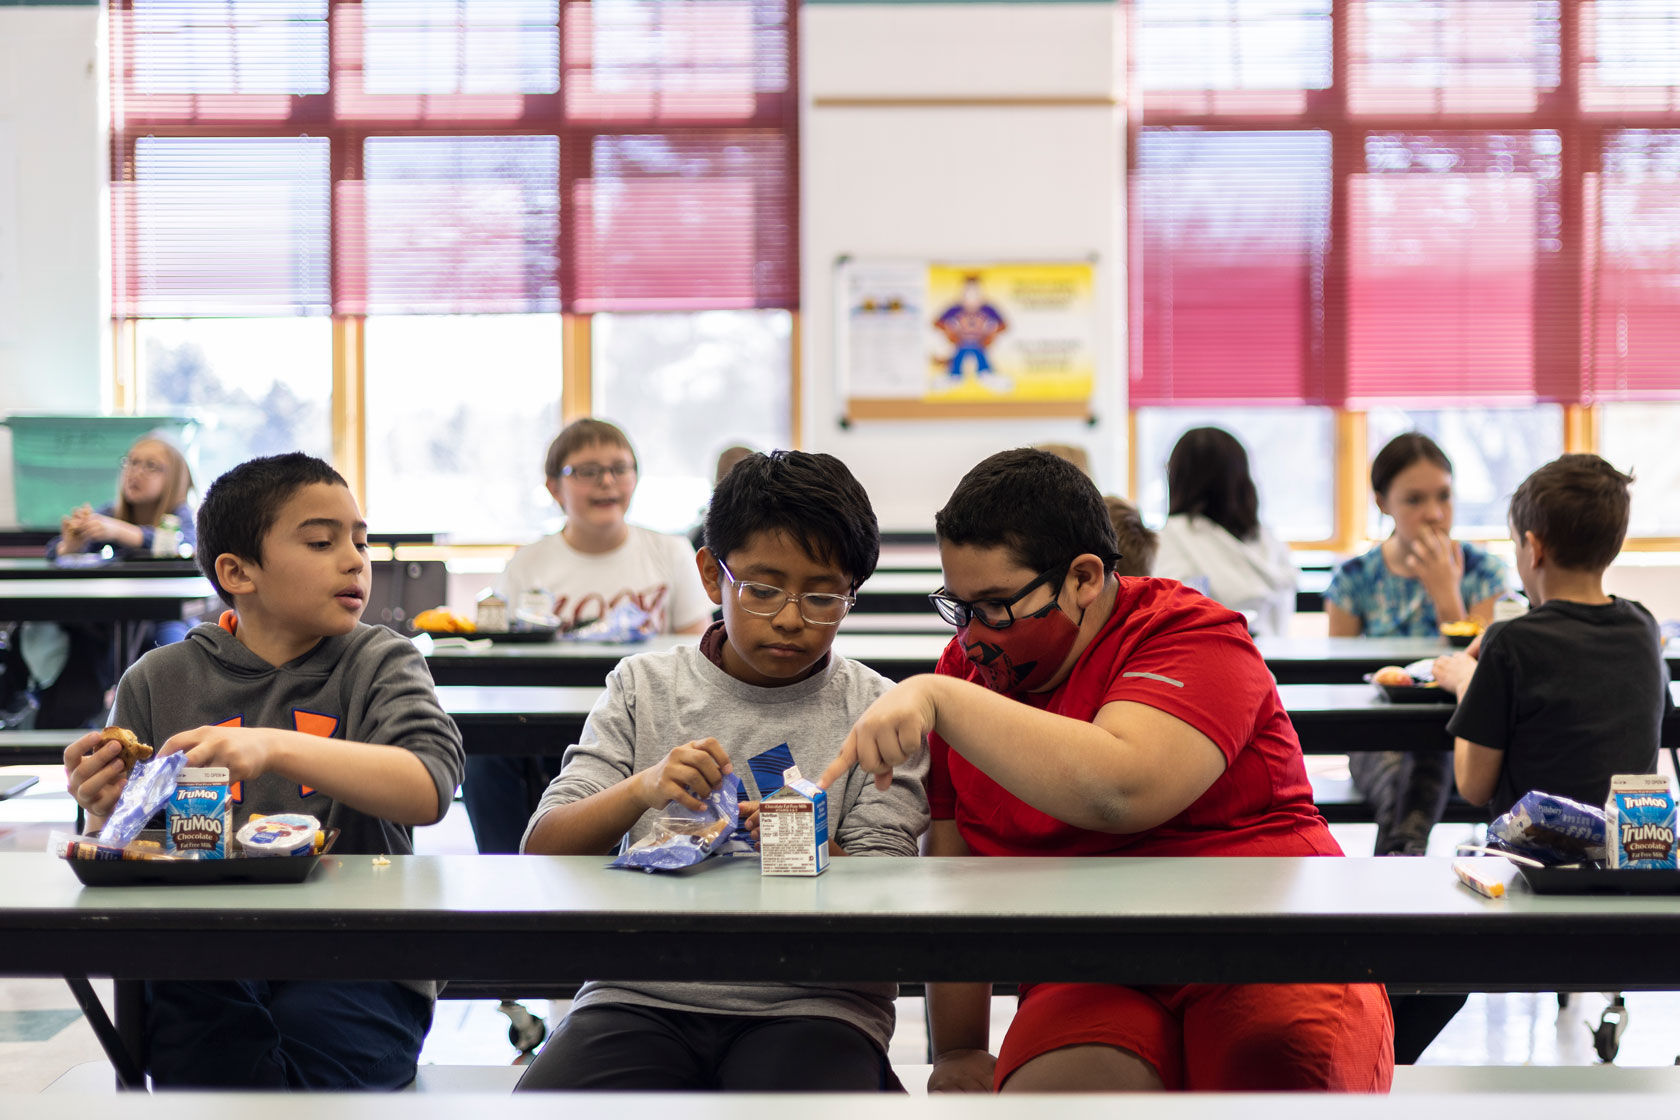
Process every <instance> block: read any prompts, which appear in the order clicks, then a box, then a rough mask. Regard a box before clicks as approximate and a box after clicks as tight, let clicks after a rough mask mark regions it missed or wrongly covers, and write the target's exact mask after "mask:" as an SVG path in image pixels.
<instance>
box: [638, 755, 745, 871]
mask: <svg viewBox="0 0 1680 1120" xmlns="http://www.w3.org/2000/svg"><path fill="white" fill-rule="evenodd" d="M751 850H752V839H751V837H749V836H748V835H747V834H746V832H745V831H744V830H743V829H742V828H741V779H740V778H739V777H737V776H736V775H734V774H725V775H724V776H723V784H722V785H721V786H719V787H718V788H717V789H716V790H715V791H713V792H712V793H711V794H709V795H707V797H706V798H705V808H704V809H701V810H700V811H699V812H696V811H695V810H693V809H690V808H687V807H686V806H684V805H681V804H678V803H677V802H675V801H668V802H666V803H665V808H663V809H661V810H660V812H659V816H658V817H657V818H655V820H654V822H653V828H652V829H650V830H649V831H648V834H647V835H646V836H644V837H642V838H641V839H640V840H638V841H636V842H635V843H634V844H632V845H630V847H629V848H627V849H626V850H625V851H624V853H623V854H622V855H620V856H619V857H618V858H617V859H615V860H613V861H612V863H611V864H609V866H611V867H629V868H635V869H638V870H641V871H681V870H683V869H684V868H688V867H693V866H694V865H695V864H697V863H700V862H702V861H704V860H708V859H711V858H713V857H714V856H731V855H741V854H745V853H746V852H750V851H751Z"/></svg>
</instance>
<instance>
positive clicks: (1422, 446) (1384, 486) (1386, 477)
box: [1371, 432, 1453, 497]
mask: <svg viewBox="0 0 1680 1120" xmlns="http://www.w3.org/2000/svg"><path fill="white" fill-rule="evenodd" d="M1421 459H1427V460H1429V462H1431V463H1434V464H1435V465H1436V466H1437V467H1440V468H1441V469H1442V470H1444V471H1446V472H1447V473H1448V474H1452V473H1453V469H1452V460H1451V459H1449V458H1447V453H1446V452H1445V451H1442V450H1441V448H1440V445H1439V444H1437V443H1436V442H1435V441H1434V440H1432V439H1430V438H1429V437H1428V436H1426V435H1424V434H1423V433H1422V432H1402V433H1400V434H1399V435H1397V436H1395V437H1394V438H1393V439H1391V440H1389V441H1388V442H1387V443H1385V444H1383V449H1382V450H1381V451H1379V452H1377V457H1376V458H1375V459H1373V460H1371V493H1373V494H1381V495H1384V496H1385V497H1386V496H1387V494H1388V488H1389V487H1390V486H1392V485H1394V478H1395V476H1396V475H1398V474H1399V473H1400V472H1401V471H1403V470H1405V469H1406V468H1407V467H1409V466H1411V465H1412V464H1413V463H1416V462H1418V461H1419V460H1421Z"/></svg>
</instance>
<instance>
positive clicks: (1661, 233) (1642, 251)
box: [1585, 129, 1680, 401]
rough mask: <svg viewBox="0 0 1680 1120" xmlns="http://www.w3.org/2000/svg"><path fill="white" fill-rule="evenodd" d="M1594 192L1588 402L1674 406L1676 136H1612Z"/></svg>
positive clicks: (1678, 361)
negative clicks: (1648, 402) (1657, 402)
mask: <svg viewBox="0 0 1680 1120" xmlns="http://www.w3.org/2000/svg"><path fill="white" fill-rule="evenodd" d="M1598 187H1599V192H1598V212H1599V223H1598V229H1599V232H1598V246H1597V249H1598V253H1597V257H1598V268H1597V271H1596V272H1595V274H1594V276H1593V279H1592V292H1591V304H1590V308H1589V311H1590V320H1589V327H1588V335H1589V337H1588V345H1589V350H1588V353H1589V356H1590V358H1591V363H1590V365H1589V367H1588V371H1587V374H1588V376H1587V384H1586V393H1585V396H1586V398H1587V399H1588V400H1590V401H1612V400H1651V399H1659V398H1661V399H1669V400H1675V399H1680V129H1663V130H1656V129H1629V130H1626V131H1622V132H1616V133H1613V134H1612V135H1610V136H1609V137H1608V138H1607V139H1606V142H1605V149H1604V157H1603V169H1602V171H1601V172H1600V175H1599V179H1598Z"/></svg>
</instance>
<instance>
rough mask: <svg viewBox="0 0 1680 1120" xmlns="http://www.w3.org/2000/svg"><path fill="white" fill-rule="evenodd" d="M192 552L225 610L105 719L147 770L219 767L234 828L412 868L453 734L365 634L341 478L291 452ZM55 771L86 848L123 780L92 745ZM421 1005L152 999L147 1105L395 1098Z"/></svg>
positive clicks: (95, 737)
mask: <svg viewBox="0 0 1680 1120" xmlns="http://www.w3.org/2000/svg"><path fill="white" fill-rule="evenodd" d="M198 542H199V544H198V547H199V553H198V555H199V566H200V567H202V568H203V569H204V574H205V575H206V576H208V577H209V578H210V580H211V582H212V583H213V584H214V585H215V587H216V591H217V594H219V595H220V596H221V597H222V599H223V601H224V602H226V603H227V604H228V605H229V606H231V607H232V608H233V609H232V610H230V611H227V612H226V613H225V614H224V615H223V616H222V620H221V621H220V622H219V623H217V624H214V625H209V624H207V625H203V626H199V627H197V628H196V629H194V630H193V631H192V632H191V633H190V634H188V635H187V638H186V640H185V641H182V642H179V643H176V644H175V645H171V646H166V647H163V648H161V649H156V650H153V651H152V652H150V653H148V654H147V655H146V656H145V657H143V658H141V659H140V661H139V662H138V663H137V664H136V665H135V666H134V667H133V668H132V669H130V670H129V671H128V672H127V673H126V674H124V676H123V679H122V683H121V684H120V685H118V687H117V703H116V708H115V711H114V713H113V717H114V719H115V721H116V722H117V723H118V724H120V725H122V726H125V727H127V728H128V729H129V730H131V731H133V732H134V733H135V734H136V735H138V736H139V737H140V738H141V739H142V740H143V741H146V742H150V743H152V744H155V745H156V747H157V748H158V750H159V752H160V753H161V754H165V755H167V754H172V753H175V752H177V751H184V752H186V756H187V764H188V765H189V766H223V767H226V768H227V770H228V777H229V778H230V780H231V781H232V783H233V786H232V789H231V790H230V796H231V800H232V802H233V806H234V816H235V820H234V825H235V827H237V826H239V825H243V824H244V823H245V822H246V821H247V820H249V819H250V817H251V815H252V814H253V813H258V812H260V813H282V812H301V813H308V814H311V815H313V816H315V817H316V818H318V819H319V820H320V821H321V822H322V823H323V825H325V826H326V827H327V828H336V829H339V830H340V832H339V836H338V839H337V841H336V843H335V845H334V851H335V852H339V853H346V854H348V853H359V854H367V853H373V854H384V853H391V852H401V853H407V852H409V851H411V850H412V840H411V831H410V830H411V828H412V826H413V825H416V824H430V823H432V822H434V821H437V820H440V819H442V817H443V815H444V813H445V812H446V811H447V810H448V808H449V804H450V801H451V799H452V798H453V796H454V793H455V786H456V785H457V784H458V783H459V782H460V780H461V757H462V756H461V736H460V732H459V731H457V730H456V727H455V723H454V721H453V720H451V719H450V718H449V716H448V715H447V714H446V713H445V712H444V711H443V709H442V708H441V707H440V706H439V704H438V700H437V694H436V693H435V692H434V691H433V689H432V681H431V674H430V673H428V672H427V670H426V666H425V663H424V662H423V661H422V660H421V658H420V655H419V653H418V652H417V651H416V650H415V648H414V646H413V644H412V643H410V642H407V641H404V640H403V639H402V638H401V637H400V636H398V635H396V634H393V633H392V632H391V631H389V630H386V629H383V628H381V627H377V626H366V625H363V624H362V623H361V622H360V621H359V619H360V617H361V613H362V608H363V607H364V606H365V605H366V603H367V593H368V586H369V578H370V574H369V569H368V560H367V526H366V524H364V523H363V521H362V516H361V512H360V510H359V509H358V508H357V505H356V499H355V498H354V497H353V496H352V495H351V493H350V490H349V488H348V487H347V486H346V485H345V482H344V479H343V478H342V477H340V476H339V474H338V473H337V472H336V471H334V470H333V469H332V468H331V467H329V466H328V465H327V464H325V463H323V462H321V461H320V460H319V459H314V458H311V457H309V456H307V455H302V454H291V455H277V456H273V457H270V458H266V459H253V460H251V461H250V462H247V463H243V464H241V465H240V466H238V467H235V468H234V469H233V470H231V471H229V472H228V473H227V474H225V475H223V476H222V477H221V478H219V479H217V480H216V484H215V485H214V486H212V487H211V488H210V491H209V493H207V494H206V495H205V497H204V505H203V506H202V507H201V508H200V509H199V512H198ZM64 765H65V770H66V773H67V777H68V784H69V788H70V793H71V795H72V796H73V797H75V799H76V802H77V804H79V805H81V806H82V808H83V809H85V810H87V813H88V822H89V831H97V830H98V829H99V828H100V827H102V826H103V823H104V818H105V817H106V816H107V815H108V814H109V813H110V812H111V809H112V807H113V805H114V804H115V802H116V799H117V796H118V794H119V793H120V792H121V790H122V787H123V786H124V785H125V784H126V780H127V779H126V777H125V774H124V770H123V767H122V764H121V761H120V760H119V759H118V758H117V757H116V754H115V750H114V744H107V745H104V746H101V745H100V743H99V734H98V733H97V732H94V733H91V734H89V735H86V736H84V737H82V738H81V739H78V740H76V742H74V743H72V744H71V745H70V746H69V747H68V748H66V750H65V754H64ZM183 951H185V952H191V948H190V946H188V947H185V948H184V949H183ZM263 967H264V962H262V961H253V962H252V971H254V972H257V973H259V974H260V973H261V970H262V968H263ZM433 988H434V986H433V985H432V984H431V983H430V982H427V981H415V982H397V981H355V982H350V981H345V982H339V981H291V982H282V981H268V980H237V981H217V982H208V981H206V982H199V981H167V982H151V983H149V984H148V985H147V1008H146V1036H147V1037H146V1043H147V1050H148V1053H147V1068H148V1072H150V1074H151V1076H152V1082H153V1084H154V1085H156V1086H159V1087H162V1086H169V1087H179V1088H246V1089H339V1090H342V1089H396V1088H400V1087H401V1086H403V1085H405V1084H407V1083H408V1082H409V1081H412V1080H413V1079H414V1069H415V1061H416V1059H417V1057H418V1055H419V1052H420V1045H421V1042H422V1041H423V1040H424V1038H425V1035H426V1031H427V1029H428V1028H429V1027H430V1025H431V1021H432V1000H433V995H434V990H433Z"/></svg>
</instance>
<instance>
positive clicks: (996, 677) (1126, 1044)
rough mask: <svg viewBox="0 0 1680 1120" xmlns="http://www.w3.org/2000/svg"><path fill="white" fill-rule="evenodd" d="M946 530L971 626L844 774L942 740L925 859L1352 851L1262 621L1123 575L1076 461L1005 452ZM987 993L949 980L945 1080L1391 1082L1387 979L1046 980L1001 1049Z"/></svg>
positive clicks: (1009, 1084)
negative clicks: (1259, 625) (1333, 825)
mask: <svg viewBox="0 0 1680 1120" xmlns="http://www.w3.org/2000/svg"><path fill="white" fill-rule="evenodd" d="M934 527H935V529H936V530H937V532H938V535H939V551H940V562H941V566H942V567H943V569H944V574H945V589H944V590H943V591H942V592H941V593H939V594H937V595H935V596H933V599H934V605H935V606H936V607H937V608H938V609H939V612H940V614H942V615H943V616H944V617H945V619H946V621H948V622H950V623H952V624H953V625H955V626H957V627H958V630H957V637H956V639H955V640H954V641H953V642H952V643H951V645H950V646H949V647H948V648H947V649H946V651H945V654H944V656H943V657H941V658H940V661H939V665H938V667H937V669H936V670H935V672H934V673H933V674H928V675H922V676H916V677H912V678H910V679H909V680H907V681H904V682H903V683H901V684H899V685H897V686H896V687H894V688H893V689H892V690H891V691H890V692H888V693H887V694H886V695H885V696H882V697H881V698H880V699H879V700H877V701H876V702H875V703H874V704H873V705H871V706H870V708H869V709H868V711H866V712H865V713H864V715H863V716H862V717H861V718H860V719H859V720H858V722H857V724H856V725H855V726H854V727H853V729H852V732H851V735H850V736H849V737H848V738H847V740H846V743H845V745H844V747H843V748H842V751H841V755H840V757H839V758H838V759H836V760H835V763H834V764H833V765H832V766H830V767H829V769H828V771H827V772H826V773H825V774H824V776H823V777H824V782H825V783H826V782H827V781H828V780H830V779H838V778H839V777H841V776H842V775H843V774H844V773H845V771H846V770H847V769H848V768H849V767H850V766H851V765H852V763H853V762H854V761H855V762H856V764H857V765H859V766H862V767H863V768H864V769H865V770H867V771H869V772H870V773H873V774H875V775H876V780H877V782H881V781H884V780H887V779H888V778H889V777H890V775H891V772H892V769H893V767H895V766H899V765H902V764H904V763H905V762H906V761H907V760H909V759H910V758H912V757H914V755H915V754H916V752H917V751H919V750H920V749H921V745H922V742H923V740H924V737H925V739H926V741H927V743H928V750H929V752H930V754H931V756H932V758H931V761H932V767H931V771H930V773H929V776H928V800H929V802H930V805H931V807H932V810H933V827H932V830H931V832H930V833H929V842H928V854H929V855H936V856H965V855H978V856H993V855H995V856H1032V855H1054V856H1068V855H1127V856H1145V855H1147V856H1162V855H1198V856H1212V855H1219V856H1234V855H1252V856H1289V855H1298V856H1339V855H1341V849H1340V848H1338V847H1337V845H1336V842H1335V840H1334V839H1333V838H1332V837H1331V835H1330V831H1329V828H1328V827H1327V826H1326V825H1325V823H1324V820H1323V818H1322V817H1320V816H1319V814H1318V811H1317V809H1315V808H1314V807H1313V804H1312V790H1311V787H1310V786H1309V785H1308V783H1307V776H1306V769H1305V767H1304V765H1303V763H1302V760H1301V748H1300V743H1299V742H1298V740H1297V739H1296V737H1295V731H1294V728H1293V727H1292V726H1291V724H1290V722H1289V717H1288V715H1287V714H1286V713H1285V712H1284V710H1283V708H1282V705H1281V704H1280V703H1279V701H1278V696H1277V689H1276V687H1275V685H1274V683H1273V681H1272V677H1271V674H1270V672H1269V671H1268V670H1267V669H1266V666H1265V662H1264V661H1263V660H1262V659H1261V657H1260V654H1259V651H1257V650H1256V649H1255V648H1254V643H1253V642H1252V641H1251V640H1250V638H1249V636H1248V630H1247V627H1246V625H1245V624H1244V621H1243V617H1242V616H1241V615H1240V614H1237V613H1235V612H1234V611H1229V610H1226V609H1225V608H1224V607H1221V606H1220V605H1218V604H1217V603H1215V602H1213V601H1211V600H1209V599H1206V598H1204V597H1203V596H1202V595H1200V594H1198V593H1196V592H1194V591H1192V590H1190V589H1189V588H1186V587H1184V586H1183V585H1181V584H1179V583H1176V582H1174V581H1171V580H1156V579H1127V580H1121V579H1119V578H1118V577H1116V576H1115V575H1114V571H1113V570H1114V564H1115V562H1116V560H1117V559H1118V558H1119V557H1118V550H1117V548H1116V547H1115V537H1114V529H1113V525H1112V523H1111V522H1110V521H1109V518H1108V513H1107V511H1106V509H1105V508H1104V506H1103V502H1102V497H1101V495H1100V494H1098V493H1097V490H1096V487H1095V486H1094V485H1093V484H1092V483H1091V481H1090V480H1089V479H1088V478H1086V477H1085V476H1084V475H1083V474H1081V473H1080V472H1079V470H1078V469H1077V468H1076V467H1074V466H1072V465H1071V464H1069V463H1066V462H1064V461H1062V460H1060V459H1058V458H1056V457H1055V456H1054V455H1051V454H1049V453H1047V452H1042V451H1034V450H1026V449H1023V450H1016V451H1005V452H1001V453H999V454H997V455H993V456H992V457H991V458H989V459H986V460H985V461H984V462H982V463H981V464H980V465H979V466H977V467H975V468H974V469H973V470H971V471H970V472H969V473H968V474H967V475H966V476H965V477H964V478H963V480H962V481H961V482H960V483H959V484H958V485H957V489H956V491H955V492H954V493H953V494H952V495H951V499H950V501H949V502H948V503H947V504H946V506H945V508H944V509H942V510H940V511H939V513H938V514H937V515H936V517H935V520H934ZM989 996H990V985H987V984H935V985H930V987H929V998H928V1012H929V1017H930V1021H931V1024H932V1030H933V1045H934V1054H935V1058H934V1071H933V1076H932V1077H931V1078H930V1079H929V1081H928V1088H929V1089H930V1090H932V1091H941V1090H944V1091H965V1090H966V1091H991V1090H993V1089H997V1090H1003V1089H1008V1090H1009V1091H1012V1092H1047V1091H1058V1090H1059V1091H1075V1092H1097V1091H1125V1090H1148V1089H1188V1090H1217V1089H1228V1090H1257V1089H1330V1090H1354V1091H1375V1092H1385V1091H1387V1089H1388V1087H1389V1082H1390V1080H1391V1078H1392V1076H1393V1068H1394V1053H1393V1022H1392V1018H1391V1016H1390V1013H1389V1008H1388V1000H1387V997H1386V995H1385V994H1384V992H1383V989H1382V986H1381V985H1376V984H1268V985H1210V984H1190V985H1182V986H1156V987H1147V988H1128V987H1121V986H1119V985H1112V984H1061V983H1054V984H1028V985H1023V987H1022V993H1021V1002H1020V1007H1019V1010H1018V1011H1017V1012H1016V1015H1015V1018H1014V1020H1013V1021H1012V1022H1011V1024H1010V1027H1009V1031H1008V1034H1007V1036H1006V1037H1005V1039H1004V1042H1003V1046H1002V1047H1001V1049H1000V1051H999V1054H998V1055H997V1057H996V1058H995V1059H994V1058H993V1057H992V1055H991V1054H990V1053H989V1052H988V1050H987V1041H986V1040H987V1037H988V1023H987V1008H988V1001H989Z"/></svg>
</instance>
